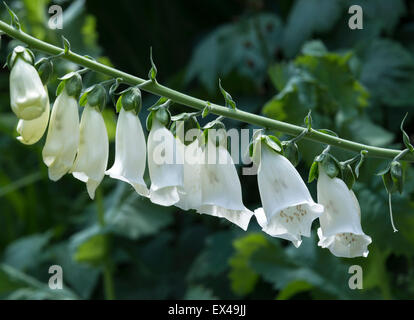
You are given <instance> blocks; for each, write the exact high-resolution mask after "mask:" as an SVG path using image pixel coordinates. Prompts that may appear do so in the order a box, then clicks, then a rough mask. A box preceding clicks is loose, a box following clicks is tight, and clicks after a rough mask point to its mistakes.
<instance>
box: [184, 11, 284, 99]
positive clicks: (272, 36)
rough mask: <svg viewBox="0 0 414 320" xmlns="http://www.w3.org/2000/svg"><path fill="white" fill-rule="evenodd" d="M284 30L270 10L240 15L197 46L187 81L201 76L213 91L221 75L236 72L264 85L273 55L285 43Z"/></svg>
mask: <svg viewBox="0 0 414 320" xmlns="http://www.w3.org/2000/svg"><path fill="white" fill-rule="evenodd" d="M281 34H282V21H281V20H280V18H279V17H278V16H277V15H275V14H273V13H268V12H263V13H257V14H251V15H246V16H240V17H239V19H237V21H235V22H231V23H228V24H224V25H221V26H219V27H217V28H216V29H215V30H213V31H212V32H210V33H209V34H208V35H207V36H206V37H205V38H204V39H202V40H201V41H200V43H199V44H198V45H197V46H196V48H195V49H194V53H193V55H192V57H191V60H190V63H189V65H188V67H187V73H186V77H185V82H186V83H190V82H191V81H193V80H194V79H197V80H198V81H199V82H200V83H201V84H202V85H203V86H204V87H205V88H206V89H207V90H208V92H209V93H211V94H213V93H214V91H215V90H216V87H215V84H216V83H217V80H218V75H219V76H220V77H221V78H224V77H226V76H228V75H230V74H236V76H239V77H241V79H242V80H244V79H247V80H251V81H253V83H254V84H255V85H256V86H260V85H262V84H263V83H264V81H265V80H266V71H267V67H268V61H269V59H270V58H271V57H272V56H273V55H274V52H275V50H276V49H277V48H279V47H280V45H281V42H282V37H281ZM263 44H265V46H263ZM242 82H245V81H242Z"/></svg>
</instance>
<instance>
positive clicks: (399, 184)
mask: <svg viewBox="0 0 414 320" xmlns="http://www.w3.org/2000/svg"><path fill="white" fill-rule="evenodd" d="M390 174H391V179H392V181H393V182H394V186H395V189H396V190H398V192H399V193H400V194H401V193H402V192H403V188H404V175H403V170H402V166H401V163H399V162H398V161H393V162H391V167H390Z"/></svg>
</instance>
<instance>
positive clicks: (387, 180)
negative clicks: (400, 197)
mask: <svg viewBox="0 0 414 320" xmlns="http://www.w3.org/2000/svg"><path fill="white" fill-rule="evenodd" d="M382 181H383V182H384V186H385V189H386V190H387V192H388V194H391V193H393V192H394V191H395V185H394V181H393V180H392V177H391V170H390V171H388V172H386V173H385V174H383V175H382Z"/></svg>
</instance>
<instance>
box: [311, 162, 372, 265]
mask: <svg viewBox="0 0 414 320" xmlns="http://www.w3.org/2000/svg"><path fill="white" fill-rule="evenodd" d="M317 189H318V202H319V203H321V204H322V205H324V207H325V211H324V213H323V214H322V215H321V216H320V217H319V221H320V225H321V227H320V228H319V229H318V236H319V243H318V245H319V246H321V247H322V248H328V249H329V250H330V251H331V252H332V254H334V255H335V256H337V257H345V258H354V257H360V256H363V257H367V256H368V249H367V247H368V245H369V244H370V243H371V242H372V240H371V237H369V236H367V235H366V234H365V233H364V232H363V231H362V227H361V209H360V207H359V203H358V200H357V198H356V197H355V194H354V192H353V191H352V190H349V189H348V187H347V186H346V184H345V182H344V181H342V180H341V179H339V178H330V177H329V176H328V175H327V174H326V173H325V171H324V170H323V168H322V166H321V165H319V177H318V184H317Z"/></svg>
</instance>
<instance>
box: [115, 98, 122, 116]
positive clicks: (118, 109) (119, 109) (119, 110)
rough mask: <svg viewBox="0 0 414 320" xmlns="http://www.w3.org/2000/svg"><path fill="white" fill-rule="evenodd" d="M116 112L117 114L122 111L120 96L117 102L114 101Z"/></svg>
mask: <svg viewBox="0 0 414 320" xmlns="http://www.w3.org/2000/svg"><path fill="white" fill-rule="evenodd" d="M115 108H116V112H117V113H119V112H121V109H122V95H121V96H119V98H118V100H117V101H116V107H115Z"/></svg>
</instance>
